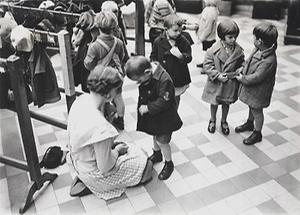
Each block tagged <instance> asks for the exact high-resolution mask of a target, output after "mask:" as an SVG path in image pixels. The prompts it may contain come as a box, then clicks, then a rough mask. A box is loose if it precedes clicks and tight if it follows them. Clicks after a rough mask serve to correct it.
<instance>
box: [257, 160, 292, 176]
mask: <svg viewBox="0 0 300 215" xmlns="http://www.w3.org/2000/svg"><path fill="white" fill-rule="evenodd" d="M262 169H263V170H264V171H265V172H266V173H268V174H269V175H270V176H271V177H272V178H277V177H279V176H281V175H284V174H286V173H287V172H286V170H285V169H283V168H282V167H281V166H279V164H278V163H271V164H268V165H266V166H263V167H262Z"/></svg>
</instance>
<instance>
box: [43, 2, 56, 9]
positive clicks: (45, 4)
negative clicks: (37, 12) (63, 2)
mask: <svg viewBox="0 0 300 215" xmlns="http://www.w3.org/2000/svg"><path fill="white" fill-rule="evenodd" d="M54 6H55V4H54V3H53V2H52V1H50V0H47V1H43V2H42V3H41V4H40V6H39V9H50V8H52V9H53V8H54Z"/></svg>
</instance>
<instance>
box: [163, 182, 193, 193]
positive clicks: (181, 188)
mask: <svg viewBox="0 0 300 215" xmlns="http://www.w3.org/2000/svg"><path fill="white" fill-rule="evenodd" d="M167 186H168V188H169V189H170V191H171V192H172V193H173V195H174V196H175V197H179V196H183V195H185V194H188V193H190V192H192V190H191V188H190V187H189V186H188V184H187V183H186V182H185V181H184V180H178V181H176V182H174V183H172V184H167Z"/></svg>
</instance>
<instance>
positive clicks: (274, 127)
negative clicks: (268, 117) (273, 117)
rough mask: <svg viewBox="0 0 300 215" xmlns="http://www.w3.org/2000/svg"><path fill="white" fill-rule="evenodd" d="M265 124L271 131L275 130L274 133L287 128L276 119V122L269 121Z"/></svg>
mask: <svg viewBox="0 0 300 215" xmlns="http://www.w3.org/2000/svg"><path fill="white" fill-rule="evenodd" d="M266 126H268V127H269V128H270V129H272V130H273V131H275V132H276V133H278V132H280V131H284V130H286V129H287V127H285V126H284V125H282V124H281V123H280V122H278V121H276V122H271V123H268V124H266Z"/></svg>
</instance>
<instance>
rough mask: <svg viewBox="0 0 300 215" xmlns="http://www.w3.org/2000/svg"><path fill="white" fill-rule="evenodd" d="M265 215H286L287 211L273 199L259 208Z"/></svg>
mask: <svg viewBox="0 0 300 215" xmlns="http://www.w3.org/2000/svg"><path fill="white" fill-rule="evenodd" d="M257 208H258V209H259V210H260V211H261V212H262V213H263V214H274V215H275V214H286V211H285V210H283V209H282V207H280V205H278V204H277V202H275V201H274V200H273V199H272V200H269V201H267V202H264V203H262V204H260V205H258V206H257Z"/></svg>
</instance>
